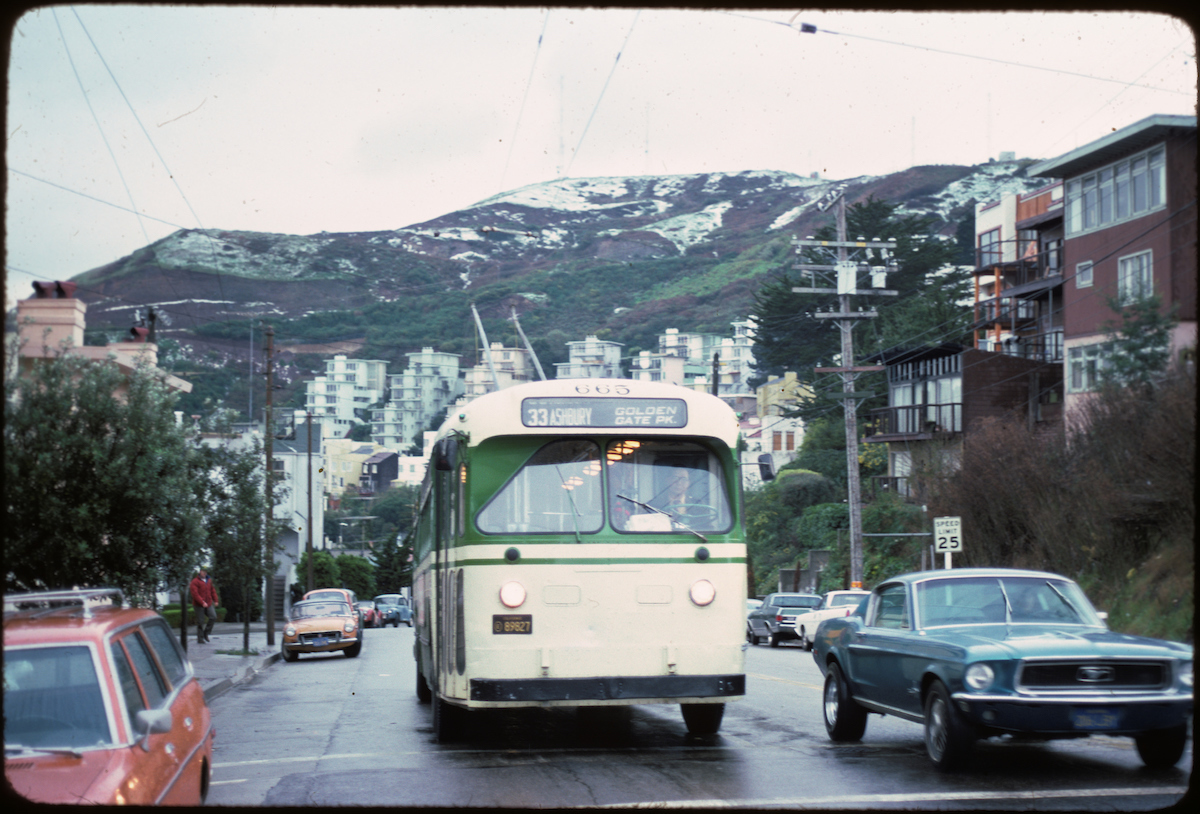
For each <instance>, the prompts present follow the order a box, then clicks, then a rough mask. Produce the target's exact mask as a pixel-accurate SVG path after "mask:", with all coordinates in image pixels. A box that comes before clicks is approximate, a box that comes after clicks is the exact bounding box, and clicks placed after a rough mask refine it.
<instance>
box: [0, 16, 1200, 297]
mask: <svg viewBox="0 0 1200 814" xmlns="http://www.w3.org/2000/svg"><path fill="white" fill-rule="evenodd" d="M801 23H807V24H809V25H812V26H815V27H816V29H817V31H816V32H815V33H802V32H801V31H800V25H801ZM789 26H790V27H789ZM10 53H11V56H10V63H9V65H8V83H9V84H8V94H9V95H8V119H7V134H6V135H7V150H6V156H5V157H6V167H7V177H6V179H5V180H6V195H7V201H6V203H7V211H6V235H5V251H6V256H5V264H6V265H5V268H6V280H7V282H8V292H7V293H8V296H7V300H8V302H7V305H8V306H9V307H11V306H12V304H13V302H14V300H15V298H24V297H26V296H27V295H28V294H29V293H30V291H31V289H30V287H29V284H30V281H31V280H34V279H41V280H55V279H67V278H69V277H71V276H73V275H75V274H78V273H80V272H83V271H86V270H88V269H91V268H95V267H96V266H99V265H102V264H104V263H108V262H111V261H113V260H116V259H118V258H120V257H122V256H124V255H127V254H129V253H130V252H132V251H134V250H136V249H138V248H140V247H142V246H145V245H147V244H148V243H150V242H153V241H155V240H158V239H160V238H162V237H164V236H166V235H168V234H170V233H171V232H173V231H175V230H176V229H179V228H195V227H198V226H202V227H205V228H216V229H228V230H247V231H262V232H280V233H288V234H301V235H306V234H314V233H316V232H320V231H329V232H343V231H375V230H384V229H395V228H399V227H403V226H408V225H412V224H415V223H420V222H422V221H425V220H429V219H431V218H435V217H437V216H439V215H443V214H445V213H447V212H451V211H454V210H456V209H460V208H463V207H466V206H469V205H471V204H473V203H476V202H478V201H481V200H483V199H485V198H488V197H490V196H492V195H495V194H497V193H499V192H502V191H505V190H511V189H515V188H517V187H520V186H524V185H526V184H534V183H539V182H543V181H548V180H552V179H554V178H556V177H559V176H563V175H567V176H571V177H594V176H622V175H646V174H670V175H676V174H684V173H697V172H712V171H729V172H736V171H740V170H785V171H789V172H795V173H798V174H809V173H811V172H819V173H821V175H822V176H824V177H828V178H833V179H842V178H851V177H855V176H859V175H880V174H885V173H890V172H896V171H899V170H903V169H905V168H907V167H910V166H913V165H919V164H965V165H970V164H978V163H983V162H986V161H987V160H988V158H989V157H996V156H998V155H999V153H1000V152H1002V151H1011V152H1014V153H1016V155H1017V157H1029V158H1050V157H1054V156H1057V155H1061V154H1062V153H1064V152H1067V151H1069V150H1071V149H1073V148H1075V147H1077V146H1079V145H1081V144H1085V143H1087V142H1089V141H1092V140H1094V139H1096V138H1099V137H1101V136H1103V135H1105V134H1106V133H1109V132H1112V130H1114V129H1119V128H1121V127H1124V126H1126V125H1128V124H1131V123H1133V122H1135V121H1137V120H1139V119H1142V118H1144V117H1146V116H1149V115H1152V114H1155V113H1173V114H1186V115H1194V114H1195V106H1196V68H1195V40H1194V36H1193V33H1192V32H1191V30H1190V29H1189V28H1188V27H1187V25H1186V24H1185V23H1183V22H1182V21H1180V20H1177V19H1173V18H1171V17H1167V16H1163V15H1158V14H1149V13H1145V14H1143V13H1128V12H1125V13H1090V12H1089V13H1085V12H1075V13H1041V12H1031V13H1025V12H1022V13H1015V12H1014V13H1005V14H982V13H945V12H936V13H913V12H898V13H858V12H822V11H799V12H797V11H751V10H744V11H737V12H731V13H726V12H718V11H701V10H677V11H664V10H658V9H646V10H642V11H640V12H639V11H638V10H636V9H614V10H580V9H564V8H551V9H549V10H547V9H545V8H494V9H480V8H440V9H439V8H428V7H422V8H383V7H380V8H367V7H349V8H328V9H321V8H314V7H296V8H288V7H261V8H253V7H223V8H222V7H197V6H190V7H189V6H139V5H131V6H88V5H79V6H57V7H51V8H49V9H40V10H36V11H31V12H29V13H27V14H25V15H24V16H22V17H20V18H18V19H17V20H16V21H15V25H14V28H13V30H12V32H11V52H10ZM618 55H619V59H618ZM135 211H136V212H137V213H140V215H141V217H139V215H138V214H135Z"/></svg>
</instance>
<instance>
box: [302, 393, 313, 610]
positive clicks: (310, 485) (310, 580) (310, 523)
mask: <svg viewBox="0 0 1200 814" xmlns="http://www.w3.org/2000/svg"><path fill="white" fill-rule="evenodd" d="M306 415H307V418H308V543H307V544H306V545H305V547H304V550H305V552H306V553H307V554H308V590H310V591H311V590H312V589H313V587H314V586H313V498H312V492H313V477H312V413H311V412H310V413H307V414H306Z"/></svg>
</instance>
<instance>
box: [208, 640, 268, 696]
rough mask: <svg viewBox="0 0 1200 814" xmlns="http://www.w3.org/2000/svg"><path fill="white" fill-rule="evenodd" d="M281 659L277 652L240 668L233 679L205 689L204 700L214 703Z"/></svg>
mask: <svg viewBox="0 0 1200 814" xmlns="http://www.w3.org/2000/svg"><path fill="white" fill-rule="evenodd" d="M279 657H280V654H279V653H278V651H277V652H275V653H271V654H269V655H266V656H259V657H258V658H257V659H255V660H253V661H252V662H251V663H250V664H244V665H242V666H241V667H238V668H237V670H235V671H234V673H233V676H232V677H230V678H222V679H221V680H220V681H217V682H214V683H213V684H210V685H208V686H207V687H205V688H204V700H205V701H212V700H213V699H214V698H217V697H219V696H221V695H223V694H224V693H226V692H228V691H229V690H230V689H232V688H233V687H235V686H236V685H238V684H243V683H245V682H247V681H249V680H250V679H252V678H254V676H256V675H258V674H259V673H261V672H262V671H263V670H265V669H267V668H268V667H270V666H271V665H272V664H274V663H275V662H277V661H279Z"/></svg>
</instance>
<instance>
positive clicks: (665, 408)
mask: <svg viewBox="0 0 1200 814" xmlns="http://www.w3.org/2000/svg"><path fill="white" fill-rule="evenodd" d="M737 439H738V422H737V417H736V415H735V414H734V412H733V410H731V409H730V407H729V406H728V405H726V404H725V403H724V402H722V401H721V400H720V399H718V398H716V397H714V396H711V395H708V394H706V393H700V392H696V391H693V390H689V389H686V388H683V387H679V386H676V385H670V384H661V383H654V382H640V381H632V380H624V379H570V380H556V381H545V382H537V383H531V384H521V385H516V386H513V387H509V388H506V389H503V390H499V391H496V392H493V393H489V394H487V395H484V396H480V397H478V398H476V399H475V400H474V401H471V402H469V403H467V404H465V405H460V406H457V407H452V408H451V409H450V411H449V414H448V416H447V419H446V421H445V423H444V424H443V425H442V427H441V429H440V430H439V431H438V434H437V438H436V441H435V445H434V450H433V453H432V460H431V464H430V466H429V471H428V473H427V475H426V478H425V481H424V483H423V485H422V487H421V497H420V507H419V512H418V513H417V519H416V521H415V525H414V528H413V531H412V535H413V537H412V542H413V549H414V561H415V569H414V577H413V598H414V605H415V607H414V611H415V614H416V631H415V632H416V638H415V644H414V655H415V656H416V661H417V695H418V698H419V699H420V700H421V701H422V702H426V703H429V702H432V704H433V721H434V730H435V732H436V734H437V737H438V738H439V739H440V740H448V739H451V738H453V737H456V736H457V735H459V734H461V733H462V729H463V726H464V724H465V723H466V721H467V720H468V714H467V713H468V711H470V710H473V709H485V708H505V707H509V708H511V707H548V706H572V707H585V706H608V705H629V704H664V703H672V704H679V705H680V706H681V709H682V713H683V719H684V722H685V723H686V725H687V728H688V730H689V732H691V733H693V734H712V733H715V732H716V731H717V730H718V728H719V727H720V724H721V717H722V715H723V713H724V709H725V703H726V702H727V701H730V700H734V699H737V698H739V697H741V696H742V695H743V694H744V693H745V672H744V667H743V662H744V649H743V648H744V641H745V639H744V633H745V624H746V547H745V540H744V535H743V523H742V497H741V488H740V484H741V480H740V472H739V465H738V460H737V456H736V446H737Z"/></svg>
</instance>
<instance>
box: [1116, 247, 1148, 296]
mask: <svg viewBox="0 0 1200 814" xmlns="http://www.w3.org/2000/svg"><path fill="white" fill-rule="evenodd" d="M1153 293H1154V270H1153V263H1152V260H1151V253H1150V252H1148V251H1145V252H1138V253H1137V254H1131V255H1129V256H1128V257H1122V258H1120V259H1119V260H1117V299H1118V300H1119V301H1120V303H1121V304H1122V305H1127V304H1129V303H1131V302H1134V301H1135V300H1140V299H1144V298H1145V297H1149V296H1150V295H1151V294H1153Z"/></svg>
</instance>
